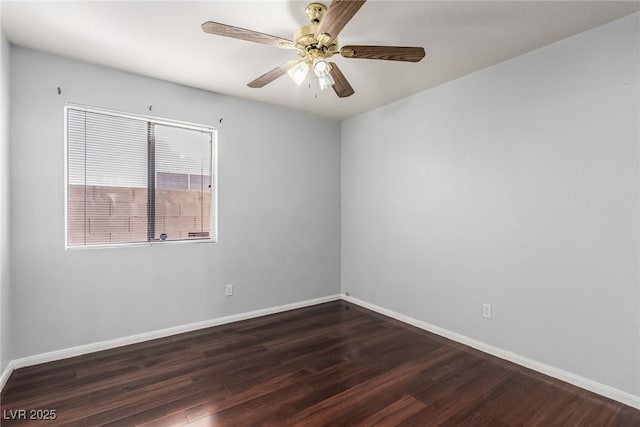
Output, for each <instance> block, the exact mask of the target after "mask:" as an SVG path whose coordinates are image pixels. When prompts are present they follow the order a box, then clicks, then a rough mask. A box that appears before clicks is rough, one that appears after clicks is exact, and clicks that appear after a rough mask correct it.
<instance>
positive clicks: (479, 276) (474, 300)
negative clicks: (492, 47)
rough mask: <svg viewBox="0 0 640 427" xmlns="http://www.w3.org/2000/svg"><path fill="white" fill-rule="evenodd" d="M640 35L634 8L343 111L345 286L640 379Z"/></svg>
mask: <svg viewBox="0 0 640 427" xmlns="http://www.w3.org/2000/svg"><path fill="white" fill-rule="evenodd" d="M639 43H640V18H639V16H638V15H637V14H636V15H635V16H631V17H627V18H624V19H622V20H619V21H615V22H613V23H611V24H607V25H605V26H603V27H600V28H597V29H594V30H592V31H589V32H586V33H583V34H580V35H578V36H575V37H572V38H570V39H566V40H564V41H561V42H558V43H555V44H553V45H550V46H547V47H545V48H543V49H540V50H537V51H534V52H532V53H529V54H527V55H524V56H521V57H518V58H515V59H513V60H510V61H507V62H504V63H501V64H498V65H496V66H493V67H491V68H488V69H485V70H483V71H481V72H478V73H475V74H473V75H470V76H467V77H464V78H462V79H459V80H457V81H453V82H450V83H448V84H445V85H442V86H439V87H437V88H434V89H432V90H429V91H426V92H423V93H420V94H418V95H415V96H412V97H410V98H406V99H404V100H401V101H399V102H396V103H393V104H390V105H387V106H385V107H382V108H380V109H377V110H374V111H371V112H369V113H366V114H363V115H361V116H358V117H355V118H352V119H350V120H347V121H345V122H343V124H342V289H343V291H348V292H349V293H350V294H351V295H352V296H354V297H356V298H360V299H362V300H365V301H368V302H371V303H374V304H378V305H380V306H383V307H385V308H388V309H391V310H395V311H397V312H400V313H403V314H405V315H409V316H412V317H414V318H417V319H419V320H422V321H426V322H429V323H431V324H434V325H437V326H440V327H444V328H446V329H449V330H451V331H454V332H457V333H460V334H464V335H466V336H468V337H471V338H475V339H477V340H480V341H483V342H485V343H488V344H491V345H494V346H497V347H500V348H502V349H505V350H508V351H512V352H515V353H517V354H520V355H523V356H526V357H529V358H531V359H534V360H537V361H540V362H543V363H546V364H549V365H552V366H555V367H557V368H561V369H564V370H567V371H570V372H573V373H575V374H578V375H581V376H584V377H587V378H590V379H593V380H595V381H598V382H601V383H604V384H607V385H610V386H613V387H616V388H618V389H620V390H623V391H626V392H629V393H632V394H635V395H640V366H639V363H638V361H639V360H640V354H639V351H640V274H639V255H640V254H639V231H640V229H639V218H640V210H639V190H640V186H639V160H640V157H639V154H638V153H639V152H638V144H639V138H640V130H639V117H640V109H639V99H640V96H639V95H640V90H639V86H638V84H639V81H638V76H639V75H640V66H639V64H640V58H639V51H640V45H639ZM482 303H491V304H493V319H492V320H487V319H483V318H482V317H481V304H482Z"/></svg>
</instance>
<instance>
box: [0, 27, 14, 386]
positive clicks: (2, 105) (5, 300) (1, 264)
mask: <svg viewBox="0 0 640 427" xmlns="http://www.w3.org/2000/svg"><path fill="white" fill-rule="evenodd" d="M9 52H10V48H9V42H8V40H7V38H6V37H5V35H4V33H3V32H2V31H1V30H0V67H1V69H0V84H1V85H2V86H1V90H0V374H1V373H2V372H3V371H4V368H5V367H6V366H7V364H8V363H9V360H11V356H12V354H11V353H10V351H9V349H10V346H9V343H10V337H11V335H10V334H11V328H10V324H11V323H10V322H11V313H10V311H9V309H10V307H11V305H10V304H9V301H10V294H9V292H10V289H9V280H10V269H9V64H10V58H9Z"/></svg>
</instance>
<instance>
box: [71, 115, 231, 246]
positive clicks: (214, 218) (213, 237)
mask: <svg viewBox="0 0 640 427" xmlns="http://www.w3.org/2000/svg"><path fill="white" fill-rule="evenodd" d="M69 110H76V111H84V112H89V113H98V114H106V115H111V116H115V117H123V118H126V119H132V120H139V121H144V122H147V123H154V124H159V125H166V126H173V127H178V128H183V129H190V130H196V131H205V132H211V171H212V176H211V180H212V181H213V182H212V184H211V190H210V191H211V192H212V193H213V194H211V206H210V219H211V223H210V230H211V232H210V233H209V238H208V239H193V240H188V239H185V240H164V241H163V240H158V241H155V240H150V241H146V242H132V243H105V244H95V245H73V246H70V245H69V194H68V193H69V141H68V111H69ZM147 168H148V166H147ZM218 239H219V231H218V129H217V128H216V127H214V126H209V125H200V124H197V123H190V122H184V121H179V120H171V119H165V118H159V117H153V116H146V115H142V114H133V113H125V112H122V111H116V110H110V109H106V108H98V107H90V106H86V105H81V104H74V103H69V102H67V103H65V106H64V244H65V250H85V249H103V248H116V247H130V246H143V247H144V246H155V245H159V246H163V245H182V244H194V243H217V242H218Z"/></svg>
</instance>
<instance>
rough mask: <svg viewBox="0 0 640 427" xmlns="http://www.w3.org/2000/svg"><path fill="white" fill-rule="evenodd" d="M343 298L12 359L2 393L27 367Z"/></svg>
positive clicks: (3, 378)
mask: <svg viewBox="0 0 640 427" xmlns="http://www.w3.org/2000/svg"><path fill="white" fill-rule="evenodd" d="M339 299H340V295H329V296H326V297H321V298H314V299H310V300H306V301H300V302H294V303H291V304H285V305H279V306H276V307H270V308H263V309H260V310H254V311H249V312H246V313H240V314H233V315H231V316H224V317H218V318H216V319H210V320H205V321H202V322H196V323H189V324H187V325H180V326H174V327H171V328H165V329H159V330H156V331H151V332H145V333H142V334H136V335H130V336H128V337H124V338H116V339H113V340H107V341H100V342H96V343H92V344H86V345H79V346H77V347H71V348H65V349H62V350H56V351H50V352H47V353H42V354H36V355H34V356H28V357H22V358H20V359H15V360H11V361H10V362H9V364H8V365H7V367H6V368H5V370H4V372H3V373H2V376H0V391H2V389H3V388H4V386H5V384H6V382H7V380H8V379H9V376H10V375H11V373H12V372H13V371H14V370H15V369H19V368H24V367H27V366H33V365H39V364H41V363H46V362H53V361H55V360H61V359H67V358H69V357H75V356H81V355H83V354H88V353H94V352H96V351H102V350H108V349H111V348H115V347H122V346H125V345H129V344H136V343H140V342H143V341H149V340H154V339H157V338H164V337H168V336H171V335H176V334H181V333H184V332H191V331H196V330H198V329H204V328H210V327H212V326H218V325H224V324H226V323H232V322H238V321H240V320H247V319H253V318H255V317H261V316H267V315H269V314H275V313H281V312H283V311H289V310H295V309H296V308H303V307H309V306H312V305H317V304H322V303H325V302H329V301H336V300H339Z"/></svg>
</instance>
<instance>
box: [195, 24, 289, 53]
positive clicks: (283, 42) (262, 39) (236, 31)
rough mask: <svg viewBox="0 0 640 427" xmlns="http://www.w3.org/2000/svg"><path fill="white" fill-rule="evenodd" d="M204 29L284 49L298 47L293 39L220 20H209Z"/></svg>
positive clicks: (203, 26) (203, 25) (207, 31)
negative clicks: (227, 23) (222, 22)
mask: <svg viewBox="0 0 640 427" xmlns="http://www.w3.org/2000/svg"><path fill="white" fill-rule="evenodd" d="M202 31H204V32H205V33H209V34H214V35H217V36H224V37H231V38H232V39H241V40H247V41H250V42H255V43H262V44H266V45H269V46H273V47H280V48H284V49H297V48H296V47H295V44H294V43H293V42H292V41H291V40H287V39H283V38H281V37H276V36H271V35H269V34H264V33H259V32H257V31H252V30H247V29H245V28H239V27H234V26H231V25H226V24H220V23H219V22H211V21H207V22H205V23H204V24H202Z"/></svg>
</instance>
